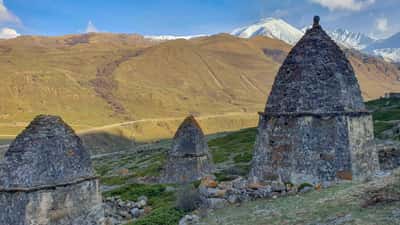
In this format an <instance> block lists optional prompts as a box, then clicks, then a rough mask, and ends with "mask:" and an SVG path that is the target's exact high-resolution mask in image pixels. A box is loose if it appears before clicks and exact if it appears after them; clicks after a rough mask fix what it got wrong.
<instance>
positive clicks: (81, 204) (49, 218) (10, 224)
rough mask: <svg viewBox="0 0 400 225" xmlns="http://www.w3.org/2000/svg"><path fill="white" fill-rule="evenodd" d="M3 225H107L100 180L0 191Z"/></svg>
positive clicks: (0, 221)
mask: <svg viewBox="0 0 400 225" xmlns="http://www.w3.org/2000/svg"><path fill="white" fill-rule="evenodd" d="M0 209H1V213H0V224H2V225H103V224H104V222H103V220H104V212H103V208H102V201H101V195H100V192H99V183H98V180H97V179H92V180H82V181H80V182H78V183H76V184H66V185H59V186H48V187H42V188H37V189H3V190H0Z"/></svg>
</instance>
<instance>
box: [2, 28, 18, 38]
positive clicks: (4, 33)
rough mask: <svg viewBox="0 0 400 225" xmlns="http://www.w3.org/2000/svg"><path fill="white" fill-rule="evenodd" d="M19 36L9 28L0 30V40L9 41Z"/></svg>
mask: <svg viewBox="0 0 400 225" xmlns="http://www.w3.org/2000/svg"><path fill="white" fill-rule="evenodd" d="M19 35H20V34H19V33H18V32H17V31H16V30H14V29H11V28H8V27H5V28H1V29H0V39H10V38H16V37H18V36H19Z"/></svg>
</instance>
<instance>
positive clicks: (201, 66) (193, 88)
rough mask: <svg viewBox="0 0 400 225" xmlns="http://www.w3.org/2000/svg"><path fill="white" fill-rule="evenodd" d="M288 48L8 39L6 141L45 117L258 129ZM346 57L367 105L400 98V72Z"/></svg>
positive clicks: (216, 41) (85, 123) (247, 43)
mask: <svg viewBox="0 0 400 225" xmlns="http://www.w3.org/2000/svg"><path fill="white" fill-rule="evenodd" d="M290 48H291V46H289V45H287V44H285V43H283V42H281V41H277V40H272V39H269V38H266V37H256V38H252V39H240V38H236V37H233V36H230V35H228V34H220V35H215V36H210V37H202V38H196V39H191V40H174V41H166V42H155V41H151V40H147V39H144V38H143V37H141V36H138V35H118V34H84V35H69V36H63V37H32V36H25V37H19V38H16V39H12V40H3V41H0V53H1V54H0V77H1V78H0V79H1V83H2V88H1V89H0V103H1V104H0V134H11V135H12V134H15V133H17V132H19V131H20V130H21V129H22V127H23V126H24V125H25V123H26V122H28V121H29V120H30V119H31V118H33V116H34V115H36V114H39V113H50V114H58V115H61V116H63V118H65V120H66V121H67V122H68V123H70V124H72V126H74V127H75V128H76V129H77V130H85V129H90V128H92V127H96V126H103V125H107V124H113V123H120V122H123V121H128V120H129V121H131V120H138V119H148V118H171V117H172V118H175V117H184V116H186V115H187V114H188V113H193V114H198V115H203V116H207V115H221V114H224V113H230V112H237V113H240V112H243V113H250V115H251V113H254V116H253V117H252V119H251V121H252V122H251V123H246V124H248V125H250V124H255V122H256V120H257V116H256V114H255V112H257V111H260V110H262V109H263V107H264V104H265V100H266V97H267V94H268V93H269V90H270V88H271V85H272V83H273V80H274V77H275V74H276V72H277V70H278V69H279V66H280V64H281V62H282V60H283V59H284V58H285V55H286V54H287V53H288V51H290ZM348 55H349V58H350V60H351V62H352V64H353V66H354V68H355V70H356V73H357V77H358V79H359V81H360V84H361V88H362V91H363V94H364V97H366V99H372V98H377V97H379V96H381V95H383V94H384V93H385V92H388V91H400V83H399V82H398V77H399V74H400V72H399V70H398V68H396V67H395V66H393V65H391V64H388V63H386V62H384V61H383V60H380V59H376V58H370V57H366V56H364V55H362V54H359V53H357V52H350V51H349V52H348ZM221 118H223V117H221ZM237 124H240V126H245V125H243V123H237ZM232 128H233V127H232ZM237 128H240V127H237ZM135 129H140V128H135ZM170 129H171V130H173V128H170ZM213 131H214V129H213ZM161 133H166V132H161ZM167 133H169V132H167Z"/></svg>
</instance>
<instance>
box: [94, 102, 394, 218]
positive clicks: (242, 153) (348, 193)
mask: <svg viewBox="0 0 400 225" xmlns="http://www.w3.org/2000/svg"><path fill="white" fill-rule="evenodd" d="M399 103H400V101H399V100H398V99H397V100H396V99H391V100H390V99H389V100H388V99H379V100H374V101H369V102H367V103H366V104H367V106H368V109H369V110H372V111H373V117H374V125H375V131H376V135H378V137H380V136H381V134H382V132H383V131H384V130H386V129H388V127H386V128H382V126H381V122H382V121H383V122H392V120H393V122H394V121H396V120H399V118H400V113H399V112H398V111H399V109H398V108H399ZM256 133H257V130H256V129H255V128H249V129H243V130H240V131H235V132H228V133H218V134H213V135H207V140H208V145H209V147H210V150H211V154H212V158H213V161H214V163H215V165H216V169H217V171H216V173H215V175H216V178H217V180H218V181H226V180H232V179H234V178H236V177H237V176H246V175H247V174H248V172H249V168H250V161H251V159H252V154H253V147H254V142H255V138H256ZM394 138H396V137H394ZM170 147H171V140H163V141H160V142H157V143H152V144H146V145H138V146H136V148H131V149H130V151H126V152H121V153H118V154H112V155H104V156H97V157H95V159H94V166H95V169H96V171H97V173H98V174H99V175H100V176H101V181H102V188H103V190H110V189H112V191H105V192H104V195H105V196H110V195H111V196H114V195H121V196H123V197H124V198H126V199H131V200H134V199H135V198H136V197H137V195H138V193H139V195H140V193H142V192H143V191H144V190H147V192H150V191H151V190H153V189H156V188H159V189H160V188H161V190H162V192H161V193H158V192H154V193H153V192H150V193H151V194H149V197H150V198H153V199H154V202H163V203H165V204H164V205H162V206H160V205H157V204H155V205H153V207H154V208H155V209H157V211H155V212H154V213H153V214H150V215H149V216H148V217H144V218H143V221H152V220H151V219H150V218H152V219H153V220H155V219H156V218H157V219H158V220H157V221H159V220H161V221H162V219H166V218H164V217H162V216H161V215H159V214H158V213H159V211H161V212H170V210H171V208H172V209H173V207H174V204H175V203H174V201H175V199H174V195H172V196H171V193H170V192H166V191H165V190H166V186H161V187H160V186H159V185H154V184H151V183H152V182H154V180H155V179H154V178H155V177H157V176H159V175H160V172H161V170H162V168H163V165H164V163H165V159H166V152H167V151H168V149H170ZM399 172H400V171H398V172H397V173H395V174H394V176H389V177H385V178H382V179H378V180H376V181H373V182H368V183H357V182H352V183H342V184H340V185H337V186H334V187H331V188H328V189H323V190H318V191H312V192H311V193H306V194H300V195H295V196H288V197H282V198H278V199H266V200H258V201H254V202H249V203H244V204H241V205H236V206H231V207H228V208H224V209H221V210H217V211H214V212H212V213H211V214H209V215H208V216H207V217H205V218H203V219H202V223H201V224H236V225H239V224H248V223H249V221H251V222H252V224H360V225H361V224H362V225H364V224H398V223H399V222H400V216H399V215H400V214H399V211H398V208H399V199H400V197H399V196H400V193H399V192H398V190H399V185H400V183H399V182H400V173H399ZM138 183H139V184H138ZM143 183H147V184H143ZM149 183H150V184H149ZM137 192H138V193H137ZM167 197H168V198H167ZM165 198H167V199H165ZM366 202H368V204H370V205H366ZM304 206H307V207H304ZM155 215H157V217H156V216H155ZM164 216H166V217H168V214H167V215H164ZM154 217H156V218H154ZM179 218H180V217H177V218H176V222H177V221H178V220H179ZM140 222H142V220H140ZM133 224H135V223H133ZM140 224H146V223H144V222H142V223H140Z"/></svg>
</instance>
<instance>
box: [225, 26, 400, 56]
mask: <svg viewBox="0 0 400 225" xmlns="http://www.w3.org/2000/svg"><path fill="white" fill-rule="evenodd" d="M309 28H310V26H307V27H304V28H303V29H301V30H300V29H297V28H296V27H294V26H292V25H290V24H288V23H287V22H285V21H284V20H282V19H276V18H266V19H262V20H260V21H259V22H258V23H255V24H252V25H249V26H246V27H242V28H239V29H236V30H234V31H232V33H231V34H232V35H235V36H238V37H241V38H251V37H254V36H267V37H270V38H274V39H279V40H281V41H284V42H286V43H288V44H290V45H294V44H296V42H297V41H298V40H300V38H301V37H302V36H303V35H304V33H305V32H306V31H307V29H309ZM327 33H328V35H329V36H330V37H331V38H332V39H333V40H335V41H336V43H338V44H340V45H342V46H344V47H346V48H353V49H356V50H360V51H363V52H364V53H367V54H372V55H377V56H382V57H383V58H385V59H387V60H391V61H394V62H400V33H398V34H396V35H393V36H392V37H390V38H388V39H385V40H376V39H374V38H372V37H369V36H368V35H365V34H363V33H358V32H351V31H349V30H345V29H336V30H333V31H327Z"/></svg>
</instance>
